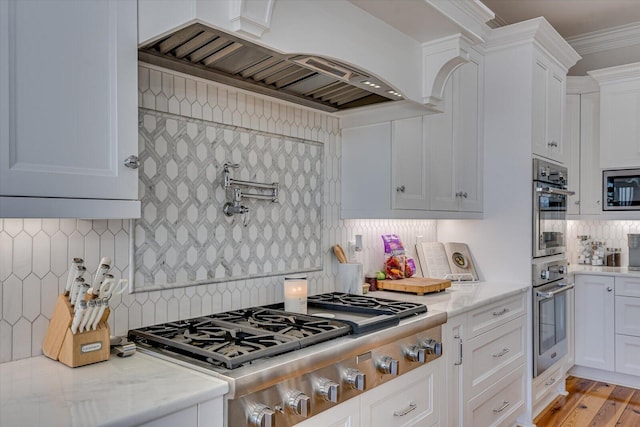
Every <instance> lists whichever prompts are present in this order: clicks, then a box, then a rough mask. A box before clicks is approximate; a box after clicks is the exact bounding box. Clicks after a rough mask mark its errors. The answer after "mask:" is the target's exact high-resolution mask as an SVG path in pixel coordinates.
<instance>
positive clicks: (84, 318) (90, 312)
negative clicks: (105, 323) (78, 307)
mask: <svg viewBox="0 0 640 427" xmlns="http://www.w3.org/2000/svg"><path fill="white" fill-rule="evenodd" d="M94 311H96V303H95V302H94V301H93V300H89V303H88V304H87V309H86V310H85V311H84V313H83V315H82V320H81V321H80V326H78V331H80V332H84V331H88V330H89V329H87V328H86V326H87V324H88V323H89V319H90V318H91V316H92V315H93V312H94Z"/></svg>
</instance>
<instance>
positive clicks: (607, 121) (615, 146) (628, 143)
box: [600, 78, 640, 169]
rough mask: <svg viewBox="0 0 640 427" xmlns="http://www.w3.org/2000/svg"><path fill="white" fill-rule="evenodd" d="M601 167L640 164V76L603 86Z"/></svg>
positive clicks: (622, 166)
mask: <svg viewBox="0 0 640 427" xmlns="http://www.w3.org/2000/svg"><path fill="white" fill-rule="evenodd" d="M601 97H602V98H601V100H602V103H601V112H600V113H601V114H602V119H601V126H602V127H601V133H600V141H601V143H602V144H601V146H600V167H602V168H603V169H611V168H624V167H638V165H640V126H638V122H639V121H640V78H635V79H632V80H629V79H627V81H623V82H616V83H612V84H607V85H603V86H601Z"/></svg>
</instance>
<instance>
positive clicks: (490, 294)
mask: <svg viewBox="0 0 640 427" xmlns="http://www.w3.org/2000/svg"><path fill="white" fill-rule="evenodd" d="M530 289H531V285H530V284H528V283H495V282H478V283H467V284H457V283H454V284H452V285H451V287H450V288H447V289H445V290H444V291H442V292H436V293H432V294H427V295H423V296H419V295H415V294H410V293H404V292H393V291H376V292H371V293H369V295H371V296H376V297H380V298H388V299H393V300H399V301H413V302H419V303H422V304H426V305H427V308H428V309H429V311H446V312H447V316H448V317H453V316H455V315H458V314H461V313H465V312H467V311H470V310H473V309H474V308H477V307H481V306H483V305H487V304H491V303H492V302H495V301H499V300H501V299H504V298H508V297H510V296H512V295H517V294H520V293H524V292H529V291H530Z"/></svg>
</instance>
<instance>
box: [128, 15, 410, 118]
mask: <svg viewBox="0 0 640 427" xmlns="http://www.w3.org/2000/svg"><path fill="white" fill-rule="evenodd" d="M139 52H140V53H139V57H140V59H141V60H142V61H144V62H149V63H151V64H155V65H158V66H162V67H167V68H170V69H173V70H175V71H179V72H182V73H187V74H189V73H191V74H193V75H196V76H200V77H203V78H207V79H209V80H213V81H219V82H221V83H224V84H229V85H231V86H235V87H238V88H241V89H244V90H253V91H255V92H257V93H261V94H265V95H268V96H274V97H276V98H281V99H284V100H286V101H289V102H296V103H298V104H301V105H305V106H307V107H312V108H318V109H320V110H323V111H337V110H341V109H347V108H353V107H358V106H364V105H370V104H376V103H380V102H390V101H396V100H399V99H401V98H400V97H394V96H391V95H388V94H387V93H385V92H386V90H388V89H390V88H389V87H388V86H387V85H385V84H384V83H381V82H380V80H377V79H376V78H373V77H368V73H365V72H362V71H359V70H357V69H356V68H354V67H351V66H348V65H343V64H341V63H340V62H337V61H334V60H330V59H325V58H322V57H315V56H309V55H301V54H292V55H286V54H282V53H278V52H275V51H272V50H269V49H267V48H265V47H263V46H260V45H257V44H254V43H252V42H250V41H247V40H243V39H241V38H239V37H237V36H235V35H232V34H227V33H225V32H223V31H220V30H217V29H214V28H211V27H209V26H206V25H203V24H201V23H195V24H192V25H190V26H188V27H185V28H182V29H180V30H177V31H176V32H175V33H173V34H170V35H168V36H166V37H164V38H162V39H160V40H157V41H154V42H150V43H149V44H147V45H144V46H141V47H140V48H139ZM371 82H373V83H371ZM369 86H370V87H369ZM391 89H392V90H393V88H391Z"/></svg>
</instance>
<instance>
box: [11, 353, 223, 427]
mask: <svg viewBox="0 0 640 427" xmlns="http://www.w3.org/2000/svg"><path fill="white" fill-rule="evenodd" d="M227 390H228V384H227V383H226V382H224V381H222V380H219V379H216V378H213V377H212V376H208V375H205V374H201V373H199V372H196V371H193V370H190V369H186V368H183V367H181V366H178V365H176V364H173V363H168V362H165V361H162V360H159V359H157V358H154V357H150V356H147V355H144V354H141V353H139V352H136V353H135V354H134V355H133V356H130V357H125V358H120V357H117V356H115V355H111V358H110V359H109V360H107V361H105V362H100V363H95V364H93V365H87V366H82V367H78V368H69V367H67V366H66V365H63V364H62V363H60V362H56V361H54V360H51V359H48V358H47V357H45V356H39V357H32V358H29V359H23V360H18V361H15V362H7V363H3V364H0V426H11V427H20V426H24V427H36V426H65V427H76V426H78V427H86V426H131V425H137V424H140V423H144V422H148V421H151V420H153V419H155V418H158V417H162V416H165V415H168V414H170V413H173V412H176V411H179V410H182V409H186V408H188V407H190V406H193V405H195V404H197V403H199V402H204V401H206V400H210V399H214V398H216V397H219V396H222V395H223V394H225V393H226V392H227ZM220 417H222V414H220Z"/></svg>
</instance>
